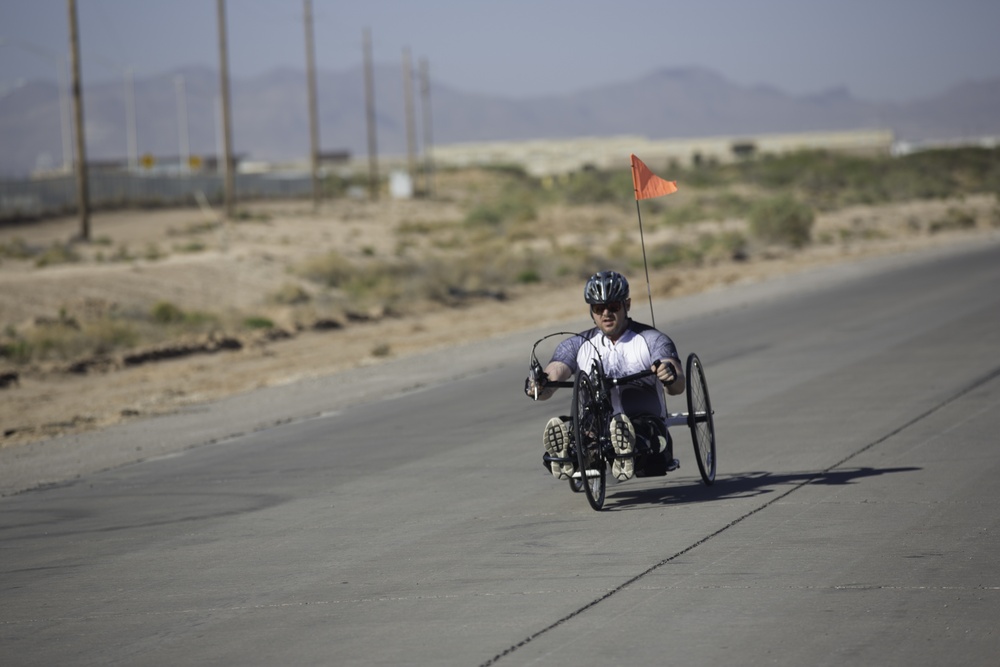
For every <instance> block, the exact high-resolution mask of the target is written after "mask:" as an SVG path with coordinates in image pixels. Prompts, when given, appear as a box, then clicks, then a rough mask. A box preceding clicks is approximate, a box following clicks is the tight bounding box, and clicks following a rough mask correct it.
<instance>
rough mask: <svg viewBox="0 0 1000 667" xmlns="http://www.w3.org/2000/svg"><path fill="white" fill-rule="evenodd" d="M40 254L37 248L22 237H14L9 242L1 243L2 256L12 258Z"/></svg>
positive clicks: (25, 257) (0, 254)
mask: <svg viewBox="0 0 1000 667" xmlns="http://www.w3.org/2000/svg"><path fill="white" fill-rule="evenodd" d="M37 254H38V250H37V249H36V248H32V247H31V246H30V245H28V243H27V242H26V241H25V240H24V239H22V238H20V237H14V238H12V239H11V240H10V241H8V242H7V243H0V257H9V258H11V259H29V258H31V257H34V256H35V255H37Z"/></svg>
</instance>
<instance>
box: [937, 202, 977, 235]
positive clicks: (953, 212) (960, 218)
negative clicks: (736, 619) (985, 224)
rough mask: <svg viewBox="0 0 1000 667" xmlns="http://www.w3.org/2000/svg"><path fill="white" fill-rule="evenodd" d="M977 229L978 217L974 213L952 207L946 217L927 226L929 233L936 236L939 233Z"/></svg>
mask: <svg viewBox="0 0 1000 667" xmlns="http://www.w3.org/2000/svg"><path fill="white" fill-rule="evenodd" d="M975 227H976V215H975V214H974V213H971V212H970V211H966V210H964V209H960V208H955V207H951V208H949V209H948V210H947V211H946V212H945V214H944V217H941V218H938V219H937V220H933V221H931V223H930V224H929V225H928V226H927V231H929V232H930V233H931V234H934V233H937V232H947V231H956V230H963V229H974V228H975Z"/></svg>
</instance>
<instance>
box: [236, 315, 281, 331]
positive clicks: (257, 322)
mask: <svg viewBox="0 0 1000 667" xmlns="http://www.w3.org/2000/svg"><path fill="white" fill-rule="evenodd" d="M243 326H244V327H245V328H247V329H273V328H274V322H273V321H272V320H270V319H268V318H266V317H262V316H260V315H250V316H249V317H245V318H243Z"/></svg>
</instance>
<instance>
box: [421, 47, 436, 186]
mask: <svg viewBox="0 0 1000 667" xmlns="http://www.w3.org/2000/svg"><path fill="white" fill-rule="evenodd" d="M420 103H421V106H420V109H421V114H420V117H421V119H422V120H423V122H424V190H425V194H426V196H428V197H430V196H432V195H433V193H434V162H433V160H432V158H431V148H432V147H433V145H434V137H433V128H434V125H433V123H432V122H431V76H430V67H429V66H428V65H427V58H421V59H420Z"/></svg>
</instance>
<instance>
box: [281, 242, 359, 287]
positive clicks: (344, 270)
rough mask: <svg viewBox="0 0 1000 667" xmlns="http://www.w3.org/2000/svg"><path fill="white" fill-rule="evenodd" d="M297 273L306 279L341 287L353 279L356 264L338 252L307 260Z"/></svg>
mask: <svg viewBox="0 0 1000 667" xmlns="http://www.w3.org/2000/svg"><path fill="white" fill-rule="evenodd" d="M295 271H296V272H297V273H298V274H299V275H301V276H302V277H304V278H308V279H309V280H312V281H315V282H317V283H321V284H324V285H327V286H328V287H339V286H340V285H342V284H343V283H344V282H346V281H347V280H349V279H350V278H351V275H352V274H353V273H354V272H355V271H356V269H355V267H354V264H353V263H352V262H351V261H350V260H349V259H347V258H346V257H344V256H343V255H341V254H340V253H339V252H337V251H336V250H332V251H330V252H328V253H326V254H325V255H321V256H319V257H313V258H311V259H308V260H306V261H305V262H303V263H302V264H300V265H299V266H298V267H296V269H295Z"/></svg>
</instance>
